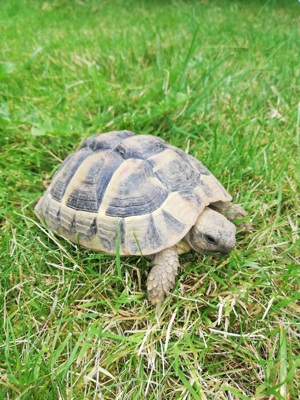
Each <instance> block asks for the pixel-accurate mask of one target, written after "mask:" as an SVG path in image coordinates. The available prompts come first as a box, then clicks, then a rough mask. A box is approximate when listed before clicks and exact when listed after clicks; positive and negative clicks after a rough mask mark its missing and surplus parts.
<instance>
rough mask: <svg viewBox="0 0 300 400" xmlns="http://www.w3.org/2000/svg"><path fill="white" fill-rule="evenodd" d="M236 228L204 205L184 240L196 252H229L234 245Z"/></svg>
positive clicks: (222, 216)
mask: <svg viewBox="0 0 300 400" xmlns="http://www.w3.org/2000/svg"><path fill="white" fill-rule="evenodd" d="M235 234H236V228H235V226H234V225H233V223H232V222H230V221H228V219H227V218H226V217H224V215H222V214H220V213H219V212H217V211H214V210H212V209H211V208H209V207H206V208H205V209H204V210H203V212H202V213H201V214H200V215H199V217H198V219H197V221H196V223H195V225H194V226H193V227H192V228H191V229H190V231H189V232H188V234H187V235H186V241H187V242H188V244H189V245H190V246H191V247H192V248H193V249H194V250H196V251H197V252H199V253H202V254H209V253H222V254H227V253H230V252H231V250H232V249H233V248H234V246H235Z"/></svg>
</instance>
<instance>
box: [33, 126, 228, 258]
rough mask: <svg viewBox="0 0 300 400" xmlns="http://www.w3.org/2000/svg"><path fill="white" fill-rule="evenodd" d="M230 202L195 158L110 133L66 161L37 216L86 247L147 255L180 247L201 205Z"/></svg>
mask: <svg viewBox="0 0 300 400" xmlns="http://www.w3.org/2000/svg"><path fill="white" fill-rule="evenodd" d="M230 200H231V196H230V195H229V194H228V193H227V191H226V190H225V189H224V188H223V186H222V185H221V184H220V182H219V181H218V180H217V179H216V178H215V177H214V176H213V175H212V174H211V172H210V171H208V169H207V168H206V167H205V166H204V165H203V164H202V163H201V162H199V161H198V160H197V159H196V158H194V157H192V156H190V155H189V154H187V153H185V152H183V151H182V150H180V149H178V148H176V147H174V146H171V145H169V144H168V143H166V142H165V141H164V140H162V139H160V138H158V137H155V136H151V135H137V134H135V133H133V132H130V131H116V132H109V133H105V134H97V135H94V136H92V137H90V138H88V139H87V140H86V141H85V142H84V143H83V145H82V146H81V148H80V149H79V150H78V151H76V152H75V153H73V154H71V155H70V156H69V157H67V158H66V159H65V160H64V162H63V163H62V165H61V167H60V168H59V170H58V171H57V172H56V174H55V175H54V177H53V180H52V183H51V184H50V186H49V188H48V190H47V191H46V193H45V194H44V196H43V197H42V198H41V199H40V200H39V202H38V204H37V205H36V208H35V211H36V214H37V215H38V217H39V218H40V219H41V220H43V221H45V222H46V223H47V225H48V226H49V227H50V228H51V229H53V230H55V231H56V232H58V233H59V234H60V235H61V236H63V237H65V238H66V239H68V240H70V241H72V242H74V243H78V244H80V245H82V246H84V247H86V248H89V249H92V250H95V251H100V252H104V253H110V254H115V253H116V249H117V247H119V252H120V254H123V255H125V254H126V255H138V254H144V255H150V254H155V253H157V252H159V251H161V250H163V249H165V248H167V247H171V246H173V245H175V244H176V243H178V242H179V241H180V240H181V239H182V238H183V237H184V236H185V235H186V234H187V232H188V231H189V230H190V228H191V227H192V226H193V225H194V224H195V222H196V220H197V218H198V216H199V215H200V213H201V212H202V210H203V209H204V208H205V207H206V206H207V205H209V204H210V203H214V202H217V201H223V202H228V201H230Z"/></svg>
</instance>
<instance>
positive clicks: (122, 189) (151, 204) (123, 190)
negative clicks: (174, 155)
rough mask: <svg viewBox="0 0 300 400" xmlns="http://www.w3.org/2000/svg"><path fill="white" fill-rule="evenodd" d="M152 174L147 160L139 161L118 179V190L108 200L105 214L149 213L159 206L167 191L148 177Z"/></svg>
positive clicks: (117, 215)
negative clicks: (113, 196)
mask: <svg viewBox="0 0 300 400" xmlns="http://www.w3.org/2000/svg"><path fill="white" fill-rule="evenodd" d="M152 175H153V173H152V168H151V166H150V165H149V164H148V163H147V162H143V163H139V164H138V165H137V166H136V168H135V169H134V172H132V173H131V174H129V175H127V176H124V178H122V179H120V181H119V187H118V192H117V193H116V196H115V198H114V199H113V200H112V201H111V202H110V204H109V207H108V209H107V210H106V215H109V216H113V217H121V218H124V217H129V216H134V215H143V214H147V213H151V212H153V211H154V210H156V209H157V208H159V207H160V206H161V204H162V203H163V202H164V201H165V199H166V198H167V197H168V194H169V191H168V190H167V189H165V188H161V187H160V186H157V185H156V184H155V183H153V182H151V180H150V179H149V178H150V177H151V176H152Z"/></svg>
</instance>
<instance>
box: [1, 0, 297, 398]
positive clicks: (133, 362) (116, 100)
mask: <svg viewBox="0 0 300 400" xmlns="http://www.w3.org/2000/svg"><path fill="white" fill-rule="evenodd" d="M111 4H113V5H111ZM299 12H300V5H299V3H298V2H297V1H296V0H295V1H292V0H291V1H279V0H278V1H275V0H274V1H255V0H253V1H244V2H243V1H229V0H211V1H192V0H191V1H186V2H183V1H179V0H174V1H172V2H168V1H153V2H146V1H142V2H141V1H136V2H135V1H132V0H130V1H127V2H126V3H125V2H121V1H115V2H109V1H101V2H100V1H96V0H91V1H72V2H71V1H67V0H61V1H59V0H56V1H55V0H53V1H48V2H47V1H34V2H33V1H29V0H28V1H26V0H18V1H17V0H7V1H4V0H1V1H0V31H1V40H0V149H1V155H0V165H1V170H0V229H1V239H0V240H1V245H0V246H1V250H0V256H1V278H0V282H1V286H0V290H1V296H0V301H1V311H2V319H1V329H0V335H1V337H0V387H1V389H0V398H1V399H22V400H23V399H26V400H27V399H76V400H77V399H122V400H123V399H124V400H125V399H130V400H131V399H142V398H146V399H162V400H164V399H182V400H183V399H203V400H204V399H207V400H215V399H222V400H223V399H230V400H232V399H253V400H254V399H255V400H256V399H290V400H294V399H299V398H300V397H299V393H300V386H299V381H300V343H299V340H300V336H299V332H300V330H299V329H300V322H299V312H300V301H299V300H300V295H299V288H300V279H299V263H300V251H299V244H300V239H299V220H300V207H299V200H300V199H299V191H300V190H299V189H300V188H299V182H300V176H299V175H300V165H299V156H300V108H299V105H298V102H299V98H300V96H299V94H300V90H299V88H300V86H299V77H300V72H299ZM120 129H130V130H133V131H136V132H140V133H142V132H143V133H150V134H155V135H158V136H160V137H162V138H164V139H166V140H168V141H169V142H170V143H172V144H173V145H176V146H179V147H180V148H182V149H187V148H188V149H189V152H190V154H192V155H194V156H196V157H198V158H199V159H200V160H201V161H202V162H204V163H205V165H206V166H207V167H208V168H209V169H211V170H212V171H213V173H214V174H215V175H216V176H217V177H218V178H219V179H220V180H221V182H222V183H223V184H224V186H225V187H226V188H228V190H229V191H230V193H232V195H233V197H234V200H235V202H238V203H241V204H242V205H243V206H244V207H245V208H246V209H247V211H248V213H249V215H250V217H251V220H252V222H253V224H254V227H255V229H254V232H253V233H251V234H250V235H248V236H246V237H239V238H238V244H237V247H236V249H235V250H234V251H233V252H232V253H231V254H230V256H228V257H226V258H223V259H214V258H212V257H202V256H200V255H197V254H192V253H191V254H186V255H183V256H181V270H180V274H179V277H178V281H177V284H176V287H175V289H174V290H173V292H172V294H171V296H169V297H168V298H167V300H166V301H165V303H164V307H163V310H162V312H161V314H160V315H159V316H158V317H157V316H156V315H155V312H154V309H153V307H151V306H150V305H149V304H148V302H147V297H146V291H145V280H146V276H147V271H148V269H149V262H148V261H146V260H144V259H138V258H121V259H118V257H117V259H116V258H115V257H108V256H104V255H99V254H95V253H90V252H88V251H86V250H84V249H82V248H78V247H77V246H74V245H71V244H70V243H68V242H66V241H65V240H63V239H61V238H59V237H57V236H55V235H54V234H53V233H51V232H47V231H46V230H45V229H44V228H42V227H41V226H40V225H39V224H38V222H37V221H36V218H35V216H34V213H33V208H34V204H35V201H36V200H37V199H38V197H39V196H41V194H42V193H43V191H44V188H45V187H46V186H47V185H48V184H49V182H50V179H51V176H52V175H53V173H54V172H55V170H56V169H57V168H58V166H59V164H60V160H62V159H64V158H65V157H66V156H67V155H68V154H69V153H70V152H72V151H74V150H75V149H77V148H78V147H79V145H80V143H81V142H82V141H83V140H84V139H85V138H86V137H87V136H89V135H91V134H94V133H96V132H106V131H109V130H120ZM120 275H121V279H120Z"/></svg>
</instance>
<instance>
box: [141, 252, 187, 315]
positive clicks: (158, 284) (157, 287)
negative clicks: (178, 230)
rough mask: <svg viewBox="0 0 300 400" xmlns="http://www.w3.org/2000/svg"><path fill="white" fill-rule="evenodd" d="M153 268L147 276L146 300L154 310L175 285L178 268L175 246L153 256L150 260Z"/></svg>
mask: <svg viewBox="0 0 300 400" xmlns="http://www.w3.org/2000/svg"><path fill="white" fill-rule="evenodd" d="M152 264H153V267H152V269H151V271H150V273H149V275H148V279H147V290H148V298H149V300H150V301H151V303H152V304H153V305H155V306H156V310H158V309H159V308H160V305H161V303H162V301H163V299H164V297H165V296H166V295H167V294H168V293H169V292H170V290H171V289H172V288H173V287H174V285H175V278H176V275H177V270H178V267H179V259H178V253H177V249H176V246H173V247H169V248H168V249H165V250H163V251H160V252H159V253H157V254H155V257H154V258H153V260H152Z"/></svg>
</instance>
